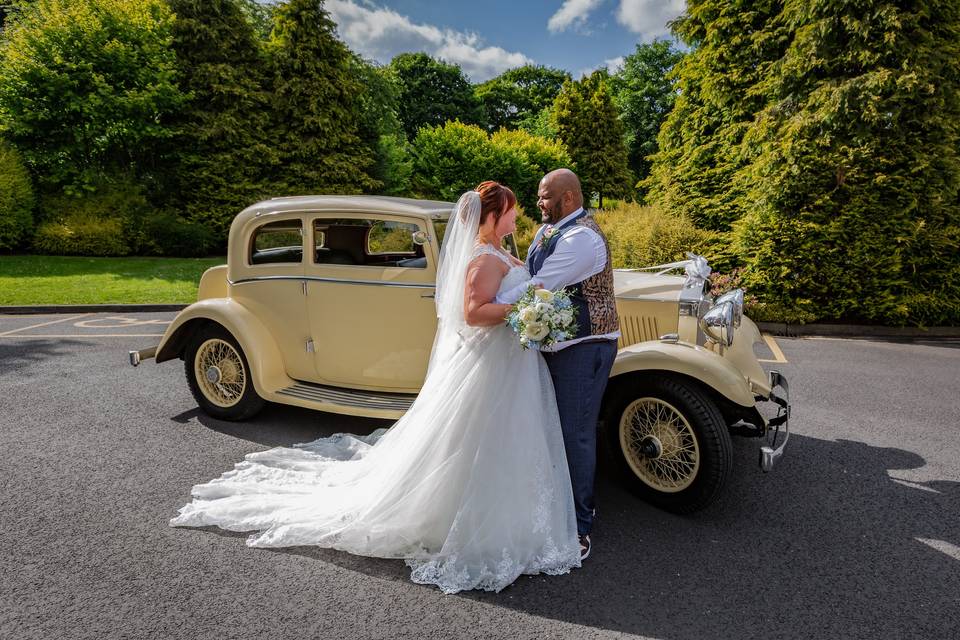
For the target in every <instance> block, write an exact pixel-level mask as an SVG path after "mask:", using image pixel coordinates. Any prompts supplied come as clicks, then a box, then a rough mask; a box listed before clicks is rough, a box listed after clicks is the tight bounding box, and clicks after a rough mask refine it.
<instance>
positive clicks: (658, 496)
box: [603, 374, 733, 513]
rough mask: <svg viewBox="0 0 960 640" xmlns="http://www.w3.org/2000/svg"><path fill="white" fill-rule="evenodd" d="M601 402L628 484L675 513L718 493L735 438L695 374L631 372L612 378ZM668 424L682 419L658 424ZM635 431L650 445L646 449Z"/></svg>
mask: <svg viewBox="0 0 960 640" xmlns="http://www.w3.org/2000/svg"><path fill="white" fill-rule="evenodd" d="M604 406H605V408H604V425H603V426H604V432H605V433H604V440H605V442H606V448H607V451H608V454H609V456H610V458H611V459H612V461H613V463H614V466H615V467H616V468H617V471H618V472H619V475H620V476H621V477H622V479H623V481H624V482H625V484H626V486H627V488H628V489H629V490H630V491H631V492H633V493H634V494H636V495H638V496H640V497H641V498H643V499H644V500H646V501H648V502H650V503H651V504H654V505H656V506H658V507H660V508H662V509H664V510H666V511H670V512H673V513H692V512H694V511H699V510H701V509H703V508H705V507H706V506H708V505H709V504H711V503H712V502H713V501H714V500H716V499H717V497H718V496H719V495H720V494H721V492H722V491H723V487H724V485H725V484H726V482H727V479H728V478H729V476H730V473H731V471H732V469H733V444H732V442H731V441H730V432H729V431H728V429H727V426H726V423H725V421H724V419H723V415H722V414H721V413H720V409H719V407H718V406H717V404H716V402H715V401H714V400H713V399H712V398H711V397H710V395H709V394H708V393H707V392H705V391H704V390H703V389H702V388H701V387H700V386H699V385H698V384H697V383H696V382H693V381H690V380H687V379H685V378H682V377H679V376H674V375H670V374H642V375H633V376H629V377H627V378H625V379H623V380H619V381H611V388H610V389H609V390H608V392H607V401H606V402H605V405H604ZM627 411H629V414H628V415H625V412H627ZM657 412H660V413H657ZM654 415H656V416H658V417H656V418H654V417H653V416H654ZM668 418H669V419H670V420H672V421H673V422H668V420H667V419H668ZM653 423H655V424H656V426H650V425H651V424H653ZM669 424H675V425H678V426H676V427H674V426H665V427H661V426H660V425H669ZM653 431H656V434H653ZM643 434H646V435H644V437H643V438H640V436H641V435H643ZM649 435H654V436H655V437H654V440H655V442H653V441H651V439H650V438H649ZM656 436H660V437H662V438H663V439H664V441H665V442H660V439H659V438H657V437H656ZM638 439H639V441H640V443H642V444H646V446H647V447H649V448H650V449H649V450H648V451H647V452H646V454H641V453H640V451H641V448H642V447H640V446H637V441H638ZM631 443H632V444H631ZM658 445H659V452H660V453H659V455H657V453H656V451H657V449H658ZM694 459H695V460H696V464H694V463H693V462H691V461H692V460H694ZM676 469H680V470H681V471H676ZM644 474H646V475H644ZM671 483H673V484H672V486H670V485H671Z"/></svg>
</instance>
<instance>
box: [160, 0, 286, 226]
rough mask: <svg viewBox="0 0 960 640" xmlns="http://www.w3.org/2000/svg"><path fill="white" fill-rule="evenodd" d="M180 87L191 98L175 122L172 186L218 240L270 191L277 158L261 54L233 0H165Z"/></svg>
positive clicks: (185, 207) (190, 214)
mask: <svg viewBox="0 0 960 640" xmlns="http://www.w3.org/2000/svg"><path fill="white" fill-rule="evenodd" d="M170 5H171V7H172V9H173V11H174V12H175V14H176V22H175V23H174V28H173V34H174V41H173V48H174V51H176V54H177V60H178V63H179V67H180V70H181V79H180V86H181V89H182V90H183V92H184V93H186V94H188V95H189V96H190V102H189V104H188V105H187V107H186V108H185V109H184V112H183V114H182V116H181V118H180V120H179V122H178V125H179V128H180V137H179V139H178V140H177V143H178V144H177V147H178V150H179V153H178V156H179V163H178V166H177V180H176V182H177V186H176V188H175V189H173V191H174V192H175V193H176V194H177V197H178V199H179V200H180V202H179V204H180V208H181V210H182V211H183V212H184V213H185V215H186V217H187V218H188V219H191V220H196V221H198V222H202V223H203V224H205V225H206V226H207V227H208V228H210V229H211V230H214V231H215V232H216V233H217V234H218V235H219V236H220V237H221V238H222V239H225V238H226V235H227V231H228V230H229V228H230V223H231V221H232V220H233V218H234V216H235V215H236V214H237V212H239V211H240V210H241V209H243V208H244V207H246V206H248V205H249V204H251V203H253V202H255V201H257V200H258V199H261V198H262V197H264V196H266V195H269V194H270V191H271V190H270V185H269V184H267V183H266V182H265V180H264V178H265V176H268V175H269V172H270V169H271V166H272V165H275V164H276V163H277V162H278V158H277V157H276V153H275V152H274V150H273V148H272V145H271V144H268V140H267V139H266V138H265V132H266V131H267V130H268V129H269V127H270V120H269V104H270V102H269V97H270V96H269V93H268V91H267V90H266V87H265V84H266V82H267V80H268V78H266V77H265V75H264V73H263V71H262V70H263V68H264V59H263V55H262V54H261V52H260V49H259V46H258V42H257V36H256V34H255V33H254V29H253V26H252V25H251V23H250V22H249V20H248V19H247V17H246V15H245V14H244V10H243V8H242V5H241V4H240V3H239V2H237V0H170Z"/></svg>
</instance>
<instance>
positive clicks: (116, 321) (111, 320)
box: [73, 316, 173, 329]
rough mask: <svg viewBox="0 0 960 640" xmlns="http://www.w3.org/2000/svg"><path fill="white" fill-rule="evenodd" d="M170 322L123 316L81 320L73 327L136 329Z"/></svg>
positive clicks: (169, 321)
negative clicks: (145, 325) (146, 325)
mask: <svg viewBox="0 0 960 640" xmlns="http://www.w3.org/2000/svg"><path fill="white" fill-rule="evenodd" d="M171 322H173V320H137V319H136V318H126V317H124V316H108V317H106V318H90V319H89V320H81V321H80V322H74V323H73V326H75V327H80V328H83V329H123V328H124V327H137V326H140V325H144V324H154V325H155V324H170V323H171ZM104 323H106V324H104Z"/></svg>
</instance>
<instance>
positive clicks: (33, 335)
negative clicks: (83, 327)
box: [0, 333, 163, 338]
mask: <svg viewBox="0 0 960 640" xmlns="http://www.w3.org/2000/svg"><path fill="white" fill-rule="evenodd" d="M162 337H163V334H162V333H74V334H69V333H67V334H63V335H47V334H36V333H31V334H28V335H20V336H11V335H8V334H6V333H0V338H162Z"/></svg>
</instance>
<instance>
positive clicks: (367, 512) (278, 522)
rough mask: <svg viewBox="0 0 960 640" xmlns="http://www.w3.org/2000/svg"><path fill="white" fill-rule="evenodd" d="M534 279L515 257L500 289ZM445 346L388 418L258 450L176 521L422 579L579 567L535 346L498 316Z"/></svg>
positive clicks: (499, 579) (556, 425) (198, 494)
mask: <svg viewBox="0 0 960 640" xmlns="http://www.w3.org/2000/svg"><path fill="white" fill-rule="evenodd" d="M502 257H503V256H501V258H502ZM527 277H529V276H528V274H527V271H526V269H524V268H523V267H513V268H511V270H510V271H509V272H508V274H507V277H506V278H504V280H503V282H502V283H501V289H505V288H509V287H512V286H515V285H516V284H519V283H520V282H523V280H524V279H525V278H527ZM445 348H446V349H447V350H448V353H444V354H443V357H442V358H437V359H436V362H438V363H439V364H437V365H436V366H434V365H433V364H431V369H430V371H429V372H428V374H427V379H426V381H425V383H424V385H423V388H422V390H421V392H420V394H419V396H418V397H417V399H416V401H415V402H414V404H413V405H412V407H411V408H410V410H409V411H408V412H407V413H406V414H405V415H404V416H403V417H402V418H401V419H400V420H399V421H397V422H396V423H395V424H394V425H393V426H392V427H390V429H386V430H384V429H381V430H379V431H376V432H374V433H372V434H370V435H369V436H366V437H360V436H353V435H348V434H337V435H334V436H331V437H329V438H320V439H319V440H315V441H313V442H309V443H306V444H299V445H295V446H293V447H277V448H274V449H270V450H267V451H263V452H258V453H252V454H250V455H248V456H246V459H245V460H244V461H243V462H240V463H239V464H237V465H236V467H235V468H234V469H233V470H232V471H228V472H227V473H224V474H223V475H222V476H220V477H219V478H216V479H214V480H211V481H210V482H207V483H205V484H199V485H196V486H195V487H193V497H194V499H193V501H192V502H191V503H189V504H187V505H186V506H184V507H183V508H181V509H180V513H179V515H178V516H177V517H175V518H173V520H171V522H170V524H171V525H174V526H207V525H217V526H219V527H222V528H224V529H228V530H232V531H254V532H256V533H254V534H252V535H251V536H250V537H249V538H248V540H247V544H248V545H250V546H254V547H281V546H297V545H319V546H323V547H331V548H335V549H341V550H344V551H348V552H350V553H354V554H358V555H365V556H375V557H383V558H402V559H405V560H406V562H407V564H408V565H409V566H410V568H411V578H412V579H413V580H414V581H415V582H419V583H425V584H434V585H437V586H438V587H440V588H441V589H442V590H443V591H445V592H447V593H455V592H457V591H461V590H465V589H485V590H490V591H499V590H501V589H503V588H504V587H506V586H507V585H509V584H510V583H511V582H513V581H514V580H515V579H516V578H517V577H518V576H519V575H521V574H525V573H526V574H534V573H550V574H560V573H566V572H567V571H569V570H570V568H572V567H578V566H580V552H579V545H578V543H577V535H576V533H577V529H576V517H575V511H574V507H573V496H572V491H571V488H570V479H569V472H568V469H567V462H566V456H565V453H564V447H563V439H562V435H561V431H560V419H559V415H558V413H557V408H556V400H555V398H554V391H553V385H552V382H551V380H550V376H549V373H548V371H547V368H546V365H545V364H544V362H543V359H542V358H541V356H540V354H539V353H537V352H535V351H523V350H521V349H520V348H519V346H518V344H517V342H516V339H515V336H514V335H513V333H512V332H510V331H509V329H507V328H506V327H503V326H497V327H491V328H484V329H470V328H468V329H465V330H462V331H461V332H460V336H459V339H458V340H456V341H455V342H454V343H453V344H449V345H447V346H446V347H445ZM433 362H434V360H431V363H433Z"/></svg>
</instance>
